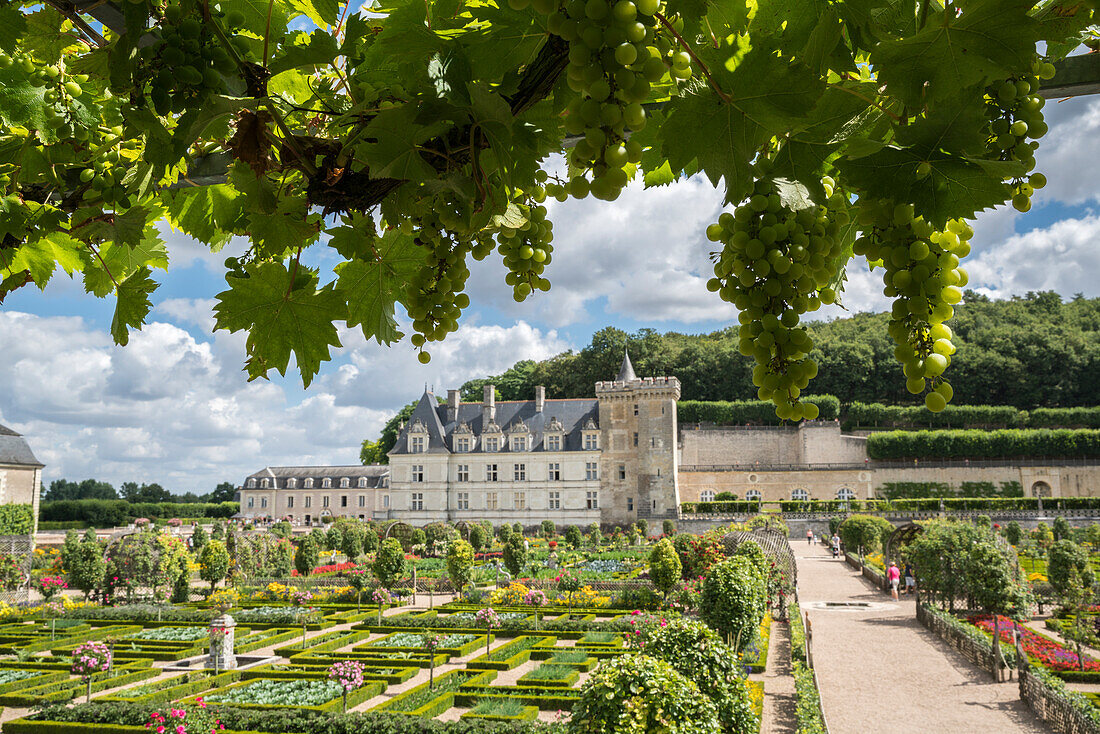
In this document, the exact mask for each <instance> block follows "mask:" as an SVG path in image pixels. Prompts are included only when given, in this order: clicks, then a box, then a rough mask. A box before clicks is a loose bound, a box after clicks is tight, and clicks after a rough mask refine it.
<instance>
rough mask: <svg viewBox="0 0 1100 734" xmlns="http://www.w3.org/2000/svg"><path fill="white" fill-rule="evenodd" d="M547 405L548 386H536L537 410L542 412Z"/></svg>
mask: <svg viewBox="0 0 1100 734" xmlns="http://www.w3.org/2000/svg"><path fill="white" fill-rule="evenodd" d="M545 405H546V388H545V387H543V386H542V385H539V386H538V387H536V388H535V412H536V413H541V412H542V409H543V406H545Z"/></svg>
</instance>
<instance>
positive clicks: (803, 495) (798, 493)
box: [791, 487, 810, 502]
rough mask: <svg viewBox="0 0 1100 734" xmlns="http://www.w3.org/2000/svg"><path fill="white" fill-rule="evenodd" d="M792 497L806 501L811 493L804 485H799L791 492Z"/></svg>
mask: <svg viewBox="0 0 1100 734" xmlns="http://www.w3.org/2000/svg"><path fill="white" fill-rule="evenodd" d="M791 499H792V500H794V501H796V502H805V501H806V500H808V499H810V493H809V492H807V491H806V490H804V489H802V487H799V488H798V489H796V490H794V491H792V492H791Z"/></svg>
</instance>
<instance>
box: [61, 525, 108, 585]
mask: <svg viewBox="0 0 1100 734" xmlns="http://www.w3.org/2000/svg"><path fill="white" fill-rule="evenodd" d="M61 566H62V568H64V569H65V575H66V576H67V577H68V580H69V585H70V586H72V587H73V588H75V589H80V590H81V591H83V592H84V598H85V600H87V598H88V595H89V594H90V593H91V592H92V591H93V590H94V589H98V588H99V586H100V585H101V584H102V583H103V577H104V576H105V575H106V573H107V562H106V561H104V560H103V546H102V545H100V543H99V539H98V538H97V537H96V534H95V530H93V529H91V528H88V530H87V531H86V532H85V533H84V536H83V537H79V536H78V535H77V532H76V531H75V530H70V531H69V532H68V533H66V535H65V544H64V545H63V546H62V548H61Z"/></svg>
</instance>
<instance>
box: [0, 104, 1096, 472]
mask: <svg viewBox="0 0 1100 734" xmlns="http://www.w3.org/2000/svg"><path fill="white" fill-rule="evenodd" d="M1046 113H1047V120H1048V122H1049V124H1050V127H1051V131H1050V133H1049V134H1048V136H1047V138H1045V139H1044V141H1043V144H1042V146H1041V147H1040V149H1039V153H1038V156H1037V159H1038V166H1037V170H1040V171H1043V172H1044V173H1046V175H1047V177H1048V179H1049V181H1050V183H1049V185H1048V186H1047V188H1046V189H1044V190H1042V191H1040V192H1038V193H1037V195H1036V196H1035V199H1034V208H1033V209H1032V211H1031V212H1029V213H1028V214H1026V215H1021V214H1018V213H1016V212H1014V211H1013V210H1011V209H1001V210H998V211H996V212H991V213H986V214H984V215H982V216H981V217H979V218H978V220H977V222H976V224H975V229H976V233H977V234H976V236H975V239H974V241H973V243H972V244H973V246H974V249H973V252H972V254H971V255H970V257H969V258H967V261H966V262H964V266H965V267H966V268H967V270H968V272H969V273H970V286H969V287H972V288H975V289H977V290H980V291H982V292H985V293H987V294H989V295H991V296H995V297H1007V296H1010V295H1014V294H1023V293H1025V292H1027V291H1029V290H1040V289H1042V290H1048V289H1050V290H1057V291H1059V292H1060V293H1062V294H1063V295H1065V296H1070V295H1072V294H1074V293H1077V292H1081V293H1084V294H1085V295H1087V296H1100V285H1098V284H1100V248H1098V247H1097V246H1096V242H1097V239H1098V236H1100V217H1098V216H1097V214H1096V211H1095V208H1096V204H1097V201H1098V197H1100V180H1098V179H1097V178H1096V177H1095V175H1093V174H1094V169H1095V162H1096V161H1097V160H1100V135H1098V134H1097V133H1098V128H1100V99H1091V98H1080V99H1073V100H1068V101H1065V102H1062V103H1055V102H1051V103H1048V105H1047V107H1046ZM720 202H721V196H720V195H719V194H718V193H717V192H715V191H714V189H713V188H712V187H711V186H710V185H709V184H708V183H707V182H706V181H705V180H699V179H693V180H688V181H683V182H680V183H678V184H676V185H673V186H669V187H665V188H661V189H654V190H650V191H642V190H641V189H640V187H636V186H635V187H631V188H630V189H629V190H628V191H627V192H626V193H625V194H624V195H623V196H622V197H621V198H620V199H619V200H618V201H617V202H615V203H613V204H604V203H601V202H596V201H594V200H592V199H586V200H583V201H579V202H578V201H569V202H567V203H564V204H558V203H552V204H551V206H550V217H551V219H553V221H554V232H555V239H554V245H555V252H554V262H553V263H552V265H551V266H550V268H549V270H548V274H549V277H550V279H551V281H552V282H553V289H552V290H551V291H550V293H548V294H540V295H539V296H538V297H536V298H534V299H532V300H530V301H529V302H527V303H524V304H519V305H517V304H515V302H514V301H513V300H512V297H511V288H509V287H508V286H506V285H505V284H504V269H503V267H502V266H501V265H500V264H499V262H497V261H496V259H495V256H494V257H491V258H489V259H487V260H486V261H485V262H482V263H473V264H472V266H471V270H472V275H471V278H470V281H469V282H468V287H467V292H468V293H469V294H470V296H471V300H472V305H471V307H470V309H468V311H467V312H466V315H465V317H464V319H463V325H462V326H461V328H460V329H459V330H458V331H457V332H456V333H455V334H453V335H451V336H450V337H449V338H448V340H447V341H446V342H444V343H443V344H441V345H435V346H434V348H433V349H432V353H433V360H432V362H431V363H430V364H429V365H426V366H425V365H420V364H419V363H418V362H417V361H416V358H415V352H414V351H413V350H412V348H411V347H410V346H409V345H408V342H407V341H406V342H404V343H402V344H399V345H397V346H395V347H392V348H389V349H387V348H384V347H379V346H378V345H376V344H374V343H373V342H372V343H365V342H364V340H363V338H362V336H361V335H360V334H358V333H357V332H355V331H351V330H343V331H342V332H341V340H342V341H343V344H344V348H343V349H340V350H337V352H336V354H335V358H334V359H333V361H332V362H331V363H329V364H327V365H326V366H325V367H324V368H323V369H322V372H321V375H320V376H319V378H318V379H317V380H316V382H315V383H314V384H313V386H311V387H310V388H309V390H303V389H302V388H301V384H300V382H299V380H298V378H297V376H296V375H295V374H294V373H293V372H292V373H290V374H288V377H287V378H281V377H279V376H278V374H274V373H273V374H272V379H271V380H270V381H262V380H260V381H256V382H253V383H248V382H246V380H245V376H244V373H243V372H242V371H241V367H242V365H243V362H244V336H243V335H241V334H236V335H230V334H227V333H225V332H217V333H213V332H212V327H213V320H212V317H211V306H212V299H213V298H214V296H215V295H216V294H217V293H218V292H219V291H221V290H223V289H224V288H225V281H224V279H223V269H222V261H223V260H224V259H225V257H226V256H227V255H229V254H234V252H235V250H243V247H242V246H241V245H240V244H239V243H238V244H231V245H230V246H229V247H228V248H227V249H226V250H225V251H223V252H222V253H218V254H211V253H210V252H208V251H205V250H204V249H203V248H202V247H201V246H200V245H198V244H196V243H194V242H192V241H190V240H188V239H187V238H186V237H184V236H182V235H180V234H178V233H174V232H171V231H169V230H167V228H166V229H165V239H166V241H167V242H168V247H169V253H170V258H171V261H172V265H171V267H170V270H169V272H168V273H167V274H165V273H163V272H162V271H157V272H156V273H155V274H154V275H155V277H157V278H158V279H159V280H161V282H162V285H161V287H160V289H159V290H158V291H157V292H156V294H155V295H154V302H155V308H154V311H153V313H152V314H151V315H150V318H149V324H148V325H147V326H146V328H145V330H144V331H143V332H141V333H140V334H135V335H133V337H132V338H131V342H130V345H129V346H127V347H125V348H123V347H116V346H114V345H113V344H112V343H111V339H110V335H109V327H110V321H111V317H112V312H113V308H114V302H113V299H107V300H104V301H98V300H96V299H94V298H92V297H89V296H85V295H84V294H83V289H82V288H81V287H80V285H79V284H78V283H76V282H73V281H70V280H69V279H67V278H66V277H65V276H64V275H58V276H55V278H54V281H53V282H51V284H50V285H49V287H48V288H47V289H46V291H45V292H44V293H43V292H38V291H36V290H30V289H23V290H21V291H19V292H17V293H15V294H12V295H11V296H9V297H8V299H7V301H6V302H5V303H4V305H3V307H2V309H0V384H3V385H5V386H7V387H8V389H6V390H3V391H0V423H3V424H5V425H8V426H11V427H13V428H15V429H16V430H19V431H21V432H23V433H24V434H26V435H27V437H28V439H29V441H30V443H31V446H32V448H33V449H34V450H35V452H36V453H37V455H38V457H39V459H40V460H42V461H43V462H44V463H45V464H46V465H47V468H46V479H47V481H48V480H50V479H55V478H57V477H59V476H65V477H68V478H84V477H88V476H95V477H97V478H100V479H105V480H108V481H111V482H114V483H116V484H118V483H121V482H123V481H127V480H135V481H149V482H151V481H158V482H160V483H162V484H163V485H164V486H166V487H168V488H169V489H171V490H173V491H177V492H183V491H188V490H194V491H199V492H203V491H208V490H209V489H210V488H212V487H213V486H214V485H215V484H217V483H218V482H221V481H226V480H229V481H235V482H240V481H241V479H242V478H243V477H244V476H245V475H247V474H249V473H251V472H253V471H256V470H257V469H260V468H262V467H264V466H268V465H289V464H298V463H326V464H341V463H343V464H349V463H356V462H357V461H358V445H359V442H360V441H361V440H362V439H363V438H366V437H376V436H377V435H378V431H379V429H380V428H381V426H382V424H383V423H384V422H385V421H386V420H387V419H388V417H389V416H390V415H392V413H393V412H394V411H395V410H396V409H397V408H399V407H400V406H401V405H403V404H405V403H406V402H408V401H409V400H412V399H414V398H416V397H418V396H419V394H420V391H421V390H422V389H423V386H424V384H425V383H428V384H431V385H434V386H435V388H436V390H437V391H438V392H443V391H445V390H446V389H447V388H449V387H458V386H459V385H461V384H462V383H463V382H465V381H466V380H468V379H470V378H472V377H478V376H483V375H485V374H489V373H496V372H500V371H502V370H504V369H506V368H507V367H509V366H510V365H511V364H512V363H513V362H515V361H516V360H519V359H524V358H532V359H541V358H545V357H548V356H551V355H553V354H556V353H558V352H560V351H563V350H565V349H570V348H573V349H578V348H581V347H583V346H584V345H585V344H586V343H587V342H588V341H589V339H590V337H591V335H592V333H593V332H594V331H596V330H598V329H600V328H602V327H604V326H606V325H609V324H610V325H614V326H617V327H619V328H622V329H626V330H628V331H633V330H636V329H638V328H642V327H652V328H655V329H658V330H661V331H668V330H677V331H684V332H689V333H698V332H706V331H711V330H714V329H718V328H722V327H723V326H725V325H727V324H729V323H731V322H732V321H733V320H734V319H735V318H736V314H735V313H734V311H733V310H732V308H731V307H729V306H728V305H726V304H724V303H722V302H721V301H719V300H718V299H717V297H715V296H714V295H713V294H710V293H707V292H706V290H705V288H704V287H703V285H704V283H705V281H706V279H707V277H708V276H709V270H708V267H707V266H708V263H707V254H708V252H709V251H710V249H711V248H712V245H711V243H709V242H707V241H706V239H705V237H704V235H703V230H704V229H705V227H706V225H707V224H708V223H709V222H712V221H714V220H715V218H716V217H717V215H718V214H719V213H720V211H721V208H720ZM315 249H317V250H321V249H322V248H315ZM314 262H319V263H323V264H325V265H326V267H327V268H331V266H332V265H333V264H335V261H334V260H332V259H331V258H327V257H326V256H323V255H321V254H320V253H318V254H317V255H315V256H314ZM322 278H325V272H323V273H322ZM849 278H850V281H849V286H848V290H847V293H846V294H845V305H846V306H847V308H848V309H849V310H850V311H853V312H858V311H868V310H881V309H882V308H883V307H884V306H885V304H886V301H885V299H884V298H883V297H882V296H881V284H880V281H879V280H878V276H876V275H873V274H869V273H868V272H867V271H866V267H865V266H863V265H861V264H860V263H858V262H853V264H852V265H851V266H850V268H849ZM821 313H822V315H823V316H824V317H831V316H835V315H836V314H837V313H839V311H838V310H837V309H833V310H832V311H830V312H828V313H825V312H821ZM960 357H961V358H965V355H962V354H961V355H960ZM729 397H730V398H739V397H744V396H734V395H731V396H729Z"/></svg>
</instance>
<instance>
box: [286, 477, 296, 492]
mask: <svg viewBox="0 0 1100 734" xmlns="http://www.w3.org/2000/svg"><path fill="white" fill-rule="evenodd" d="M297 486H298V480H297V479H295V478H294V477H290V478H289V479H287V480H286V488H287V489H294V488H295V487H297Z"/></svg>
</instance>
